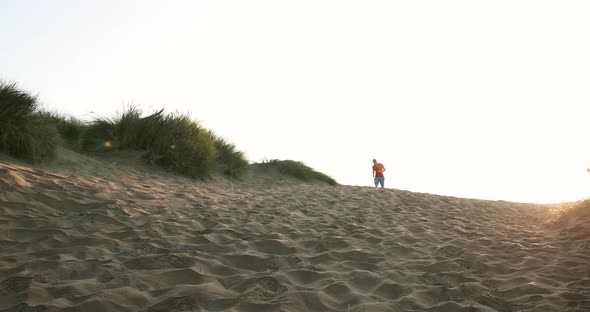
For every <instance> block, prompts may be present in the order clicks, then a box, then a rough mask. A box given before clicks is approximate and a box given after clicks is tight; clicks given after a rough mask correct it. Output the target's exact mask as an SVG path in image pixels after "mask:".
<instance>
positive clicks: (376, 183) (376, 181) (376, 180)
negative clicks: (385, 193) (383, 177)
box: [373, 177, 379, 187]
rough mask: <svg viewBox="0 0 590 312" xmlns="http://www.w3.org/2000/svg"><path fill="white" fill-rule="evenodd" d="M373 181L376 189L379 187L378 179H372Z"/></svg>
mask: <svg viewBox="0 0 590 312" xmlns="http://www.w3.org/2000/svg"><path fill="white" fill-rule="evenodd" d="M373 181H374V182H375V187H377V186H378V185H379V178H377V177H374V178H373Z"/></svg>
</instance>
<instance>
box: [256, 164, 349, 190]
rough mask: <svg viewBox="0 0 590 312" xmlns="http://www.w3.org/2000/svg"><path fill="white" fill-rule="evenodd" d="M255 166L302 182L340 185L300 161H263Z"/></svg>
mask: <svg viewBox="0 0 590 312" xmlns="http://www.w3.org/2000/svg"><path fill="white" fill-rule="evenodd" d="M255 165H256V166H258V167H260V168H263V169H264V170H276V171H278V172H279V173H281V174H285V175H287V176H291V177H294V178H296V179H299V180H302V181H307V182H312V181H318V182H324V183H327V184H329V185H338V183H337V182H336V180H334V179H333V178H332V177H330V176H328V175H326V174H324V173H321V172H318V171H316V170H314V169H313V168H311V167H309V166H307V165H306V164H304V163H303V162H300V161H294V160H279V159H272V160H265V161H262V162H261V163H257V164H255Z"/></svg>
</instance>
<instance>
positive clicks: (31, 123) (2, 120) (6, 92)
mask: <svg viewBox="0 0 590 312" xmlns="http://www.w3.org/2000/svg"><path fill="white" fill-rule="evenodd" d="M58 144H59V135H58V133H57V130H56V128H55V127H54V126H52V125H50V124H48V123H46V122H45V119H44V117H43V114H42V113H41V112H39V110H38V103H37V98H36V97H34V96H31V95H30V94H28V93H26V92H25V91H22V90H20V89H19V88H18V87H17V85H16V83H5V82H0V151H2V152H6V153H8V154H10V155H12V156H14V157H17V158H19V159H23V160H26V161H29V162H33V163H42V162H46V161H47V160H49V159H51V158H52V157H53V156H54V155H55V150H56V148H57V146H58Z"/></svg>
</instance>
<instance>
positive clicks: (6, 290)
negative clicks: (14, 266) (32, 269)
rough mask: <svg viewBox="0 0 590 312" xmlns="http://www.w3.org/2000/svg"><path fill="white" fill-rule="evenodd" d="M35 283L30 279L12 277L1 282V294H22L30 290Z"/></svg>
mask: <svg viewBox="0 0 590 312" xmlns="http://www.w3.org/2000/svg"><path fill="white" fill-rule="evenodd" d="M32 281H33V279H32V278H30V277H11V278H9V279H6V280H3V281H2V282H0V294H2V295H12V294H18V293H21V292H23V291H25V290H27V289H28V288H29V286H30V285H31V282H32Z"/></svg>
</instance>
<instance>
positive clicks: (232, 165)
mask: <svg viewBox="0 0 590 312" xmlns="http://www.w3.org/2000/svg"><path fill="white" fill-rule="evenodd" d="M80 142H81V148H82V150H85V151H92V152H100V151H107V150H110V149H135V150H140V151H145V159H146V161H148V162H149V163H152V164H157V165H159V166H161V167H163V168H165V169H166V170H169V171H172V172H176V173H180V174H183V175H186V176H189V177H193V178H208V177H211V176H212V175H213V174H214V173H216V172H217V171H221V172H222V173H223V174H225V175H227V176H230V177H240V176H242V175H243V174H244V173H245V172H246V170H247V168H248V161H247V160H246V159H245V157H244V155H243V153H242V152H240V151H238V150H237V149H236V147H235V146H234V145H233V144H230V143H228V142H227V141H225V140H224V139H222V138H220V137H218V136H217V135H215V134H214V133H213V132H212V131H211V130H207V129H205V128H204V127H202V126H201V125H200V124H199V123H197V122H195V121H193V120H191V119H190V117H189V116H188V115H179V114H166V113H164V110H159V111H156V112H155V113H153V114H150V115H148V116H145V117H142V112H141V110H140V109H138V108H137V107H133V106H131V107H129V108H127V109H126V110H125V111H124V112H123V113H121V114H119V116H117V117H115V118H98V119H96V120H95V121H94V122H92V123H91V124H90V125H89V126H88V127H87V129H85V131H83V133H82V135H81V138H80Z"/></svg>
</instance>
